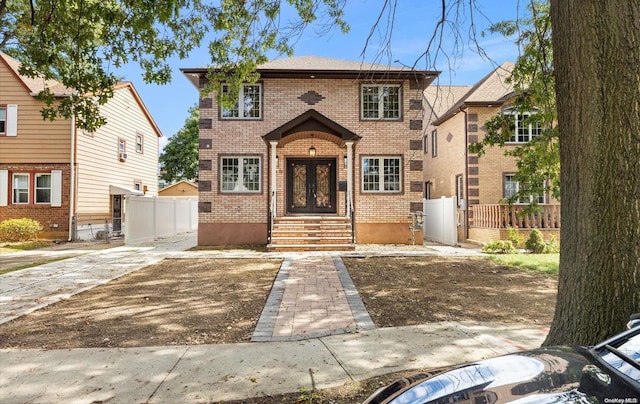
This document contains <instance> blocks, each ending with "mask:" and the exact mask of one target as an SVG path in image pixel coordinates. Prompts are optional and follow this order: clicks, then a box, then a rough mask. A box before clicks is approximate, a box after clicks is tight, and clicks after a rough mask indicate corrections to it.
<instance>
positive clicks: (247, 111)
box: [222, 83, 262, 119]
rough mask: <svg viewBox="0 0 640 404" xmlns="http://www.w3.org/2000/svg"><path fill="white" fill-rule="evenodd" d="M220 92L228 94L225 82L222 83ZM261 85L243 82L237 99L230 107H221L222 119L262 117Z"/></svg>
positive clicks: (228, 90)
mask: <svg viewBox="0 0 640 404" xmlns="http://www.w3.org/2000/svg"><path fill="white" fill-rule="evenodd" d="M222 93H223V94H225V95H226V94H229V93H230V89H229V86H228V85H227V84H223V85H222ZM261 95H262V85H261V84H260V83H256V84H243V85H242V86H240V90H239V93H238V100H237V101H236V103H235V105H234V106H233V107H232V108H225V107H224V106H223V107H222V118H223V119H260V118H261V117H262V97H261Z"/></svg>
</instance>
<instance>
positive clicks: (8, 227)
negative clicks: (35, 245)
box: [0, 218, 42, 241]
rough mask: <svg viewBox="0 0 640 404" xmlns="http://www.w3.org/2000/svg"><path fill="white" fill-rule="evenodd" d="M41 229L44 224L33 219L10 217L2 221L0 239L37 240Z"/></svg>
mask: <svg viewBox="0 0 640 404" xmlns="http://www.w3.org/2000/svg"><path fill="white" fill-rule="evenodd" d="M40 231H42V225H40V222H38V221H37V220H33V219H27V218H22V219H8V220H4V221H2V222H0V240H2V241H28V240H37V239H38V232H40Z"/></svg>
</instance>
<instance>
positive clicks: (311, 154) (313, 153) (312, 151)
mask: <svg viewBox="0 0 640 404" xmlns="http://www.w3.org/2000/svg"><path fill="white" fill-rule="evenodd" d="M315 156H316V148H315V147H313V146H311V147H309V157H315Z"/></svg>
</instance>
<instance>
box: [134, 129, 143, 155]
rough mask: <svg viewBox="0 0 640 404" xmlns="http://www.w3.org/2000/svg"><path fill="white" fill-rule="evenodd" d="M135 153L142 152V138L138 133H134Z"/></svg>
mask: <svg viewBox="0 0 640 404" xmlns="http://www.w3.org/2000/svg"><path fill="white" fill-rule="evenodd" d="M136 152H137V153H143V152H144V136H143V135H142V134H140V133H136Z"/></svg>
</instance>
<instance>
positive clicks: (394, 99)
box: [360, 84, 400, 120]
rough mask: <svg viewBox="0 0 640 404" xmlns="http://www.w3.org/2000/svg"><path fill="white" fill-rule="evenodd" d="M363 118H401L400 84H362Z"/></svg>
mask: <svg viewBox="0 0 640 404" xmlns="http://www.w3.org/2000/svg"><path fill="white" fill-rule="evenodd" d="M360 98H361V103H362V104H361V117H362V119H388V120H397V119H400V85H399V84H387V85H369V84H367V85H364V84H363V85H362V94H361V97H360Z"/></svg>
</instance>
